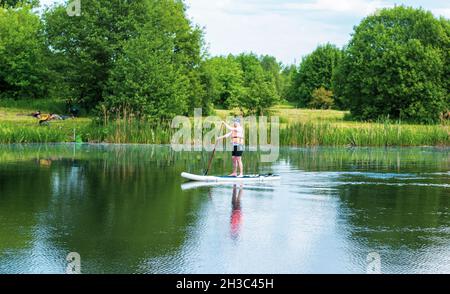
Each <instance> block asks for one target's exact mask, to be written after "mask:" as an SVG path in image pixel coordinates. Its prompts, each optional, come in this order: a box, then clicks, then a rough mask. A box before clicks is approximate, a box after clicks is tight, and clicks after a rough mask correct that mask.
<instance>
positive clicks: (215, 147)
mask: <svg viewBox="0 0 450 294" xmlns="http://www.w3.org/2000/svg"><path fill="white" fill-rule="evenodd" d="M222 128H223V124H221V125H220V130H219V135H221V134H222ZM218 143H219V141H218V140H217V141H216V145H214V150H213V153H212V154H211V158H210V159H209V163H208V168H207V169H206V172H205V174H204V175H205V176H207V175H208V173H209V170H210V169H211V164H212V161H213V158H214V155H215V154H216V149H217V144H218Z"/></svg>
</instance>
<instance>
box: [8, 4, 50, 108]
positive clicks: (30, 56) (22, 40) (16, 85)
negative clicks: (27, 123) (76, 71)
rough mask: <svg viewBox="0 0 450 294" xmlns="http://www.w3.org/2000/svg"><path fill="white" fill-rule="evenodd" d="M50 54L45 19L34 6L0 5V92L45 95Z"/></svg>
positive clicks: (41, 96)
mask: <svg viewBox="0 0 450 294" xmlns="http://www.w3.org/2000/svg"><path fill="white" fill-rule="evenodd" d="M47 57H48V51H47V49H46V47H45V41H44V37H43V27H42V23H41V21H40V19H39V17H38V16H37V15H35V14H33V13H32V12H31V7H30V6H23V7H21V8H19V9H12V8H3V7H0V96H1V97H8V98H15V99H17V98H43V97H45V96H46V94H47V85H48V69H47Z"/></svg>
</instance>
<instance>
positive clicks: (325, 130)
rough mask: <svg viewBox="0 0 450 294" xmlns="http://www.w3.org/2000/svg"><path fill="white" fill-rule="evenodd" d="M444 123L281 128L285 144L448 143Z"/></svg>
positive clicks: (376, 144)
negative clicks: (442, 124) (430, 124)
mask: <svg viewBox="0 0 450 294" xmlns="http://www.w3.org/2000/svg"><path fill="white" fill-rule="evenodd" d="M449 143H450V142H449V133H448V127H445V126H441V125H432V126H423V125H403V124H390V123H386V124H377V123H373V124H361V125H351V126H349V125H336V124H330V123H295V124H293V125H289V126H287V127H286V128H284V129H282V130H281V132H280V144H281V145H282V146H442V145H444V146H448V145H450V144H449Z"/></svg>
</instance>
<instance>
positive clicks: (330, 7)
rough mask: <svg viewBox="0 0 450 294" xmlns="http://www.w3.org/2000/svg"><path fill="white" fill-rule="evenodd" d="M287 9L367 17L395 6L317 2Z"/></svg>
mask: <svg viewBox="0 0 450 294" xmlns="http://www.w3.org/2000/svg"><path fill="white" fill-rule="evenodd" d="M284 6H285V7H286V8H287V9H292V10H301V11H328V12H337V13H352V14H354V15H360V16H365V15H367V14H369V13H373V12H374V11H376V10H377V9H379V8H383V7H392V6H394V5H393V4H390V3H387V2H385V1H379V0H372V1H370V0H343V1H335V0H315V1H312V2H307V3H298V2H289V3H286V4H285V5H284Z"/></svg>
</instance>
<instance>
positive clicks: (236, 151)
mask: <svg viewBox="0 0 450 294" xmlns="http://www.w3.org/2000/svg"><path fill="white" fill-rule="evenodd" d="M242 153H244V146H242V145H239V146H233V152H232V153H231V155H232V156H237V157H241V156H242Z"/></svg>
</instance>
